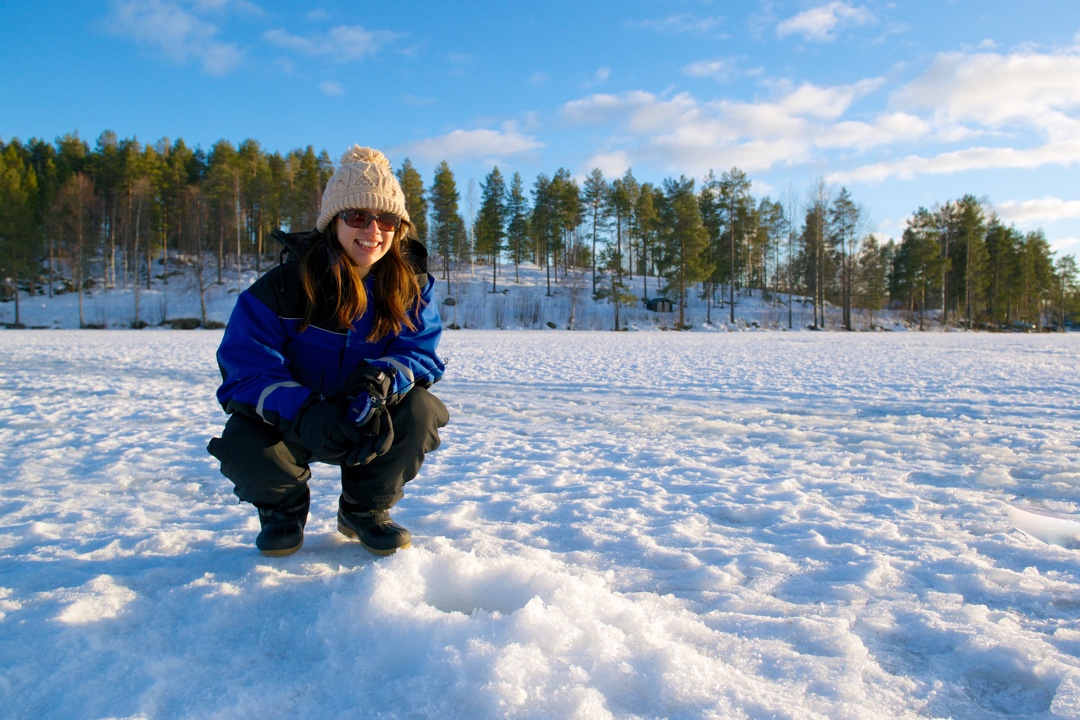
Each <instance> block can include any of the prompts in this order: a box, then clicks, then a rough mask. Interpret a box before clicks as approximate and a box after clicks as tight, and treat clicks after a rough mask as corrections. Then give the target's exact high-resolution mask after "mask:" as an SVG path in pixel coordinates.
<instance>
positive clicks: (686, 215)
mask: <svg viewBox="0 0 1080 720" xmlns="http://www.w3.org/2000/svg"><path fill="white" fill-rule="evenodd" d="M664 196H665V199H666V201H667V204H668V206H669V213H668V216H669V217H668V219H667V222H666V223H665V224H664V228H663V230H662V231H661V238H662V239H661V242H663V244H664V248H665V251H666V252H665V254H666V255H667V258H668V263H667V272H666V274H665V277H666V279H667V281H668V288H669V289H670V290H672V291H674V294H675V295H676V296H677V297H678V299H679V323H678V327H679V329H683V328H685V327H686V295H687V291H688V289H689V288H690V285H691V284H693V283H696V282H700V281H702V280H704V279H705V278H706V277H708V275H709V273H710V272H711V271H712V267H711V266H710V265H709V264H708V261H707V260H706V258H705V254H704V252H705V248H706V246H707V245H708V242H709V237H708V231H706V230H705V225H704V223H703V222H702V220H701V210H700V208H699V207H698V203H697V197H696V196H695V193H694V181H693V180H687V179H686V178H685V177H681V178H679V179H678V180H672V179H670V178H669V179H667V180H664Z"/></svg>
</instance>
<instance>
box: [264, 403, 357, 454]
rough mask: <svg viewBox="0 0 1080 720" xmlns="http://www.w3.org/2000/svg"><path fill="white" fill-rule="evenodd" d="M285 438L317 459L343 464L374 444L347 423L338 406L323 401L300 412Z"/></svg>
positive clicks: (305, 406) (354, 426) (355, 427)
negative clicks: (353, 453)
mask: <svg viewBox="0 0 1080 720" xmlns="http://www.w3.org/2000/svg"><path fill="white" fill-rule="evenodd" d="M285 438H286V439H287V440H292V441H294V442H298V443H300V444H301V445H303V446H304V448H305V449H306V450H307V451H308V452H310V453H311V454H312V455H313V456H314V457H315V458H316V459H318V460H322V461H323V462H331V463H337V462H341V461H342V460H344V459H345V456H346V454H347V453H348V452H349V451H351V450H354V449H355V448H356V447H357V446H359V445H362V444H365V443H367V442H368V441H369V440H370V438H369V437H368V435H367V434H366V433H364V432H363V431H362V430H361V429H360V428H358V427H357V426H356V425H354V424H353V423H351V422H349V421H348V420H347V419H346V417H345V413H343V412H342V411H341V408H340V407H339V406H338V404H337V403H333V402H329V401H326V400H321V399H315V400H313V401H311V402H309V403H307V404H305V405H304V406H303V407H301V408H300V412H299V413H297V415H296V418H295V419H294V420H293V422H292V426H291V427H290V428H289V430H288V431H286V433H285Z"/></svg>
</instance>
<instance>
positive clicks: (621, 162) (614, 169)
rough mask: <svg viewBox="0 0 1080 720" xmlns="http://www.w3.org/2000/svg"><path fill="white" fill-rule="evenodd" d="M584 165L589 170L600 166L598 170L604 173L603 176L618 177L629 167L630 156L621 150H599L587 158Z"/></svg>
mask: <svg viewBox="0 0 1080 720" xmlns="http://www.w3.org/2000/svg"><path fill="white" fill-rule="evenodd" d="M586 165H587V166H588V168H589V170H590V171H591V170H592V169H593V168H600V172H602V173H604V177H620V176H621V175H623V174H625V173H626V170H627V168H629V167H630V158H629V156H628V155H627V154H626V152H624V151H622V150H616V151H614V152H600V153H596V154H595V155H593V156H592V157H591V158H589V160H588V162H587V163H586Z"/></svg>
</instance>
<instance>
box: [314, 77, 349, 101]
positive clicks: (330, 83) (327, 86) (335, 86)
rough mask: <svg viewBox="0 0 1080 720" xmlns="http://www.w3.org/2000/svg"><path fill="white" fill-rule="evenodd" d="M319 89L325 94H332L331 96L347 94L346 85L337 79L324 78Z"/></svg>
mask: <svg viewBox="0 0 1080 720" xmlns="http://www.w3.org/2000/svg"><path fill="white" fill-rule="evenodd" d="M319 90H320V91H321V92H322V93H323V94H324V95H330V96H331V97H335V96H338V95H344V94H345V87H344V86H343V85H342V84H341V83H339V82H337V81H336V80H323V81H322V82H321V83H319Z"/></svg>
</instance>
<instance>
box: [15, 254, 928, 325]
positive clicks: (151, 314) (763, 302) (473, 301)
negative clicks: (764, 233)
mask: <svg viewBox="0 0 1080 720" xmlns="http://www.w3.org/2000/svg"><path fill="white" fill-rule="evenodd" d="M266 269H267V268H266V267H264V268H263V270H264V271H265V270H266ZM434 274H435V275H436V277H437V279H438V282H437V284H436V294H437V297H438V298H439V303H440V307H441V309H442V314H443V321H444V324H445V325H447V326H450V325H456V326H458V327H461V328H467V329H487V330H494V329H498V330H502V329H524V330H532V329H543V330H547V329H549V328H551V327H552V326H554V327H556V328H559V329H566V328H568V327H569V326H570V324H571V321H572V322H573V326H574V329H575V330H612V329H614V327H615V314H614V308H613V306H611V305H609V304H607V303H605V302H602V301H600V302H598V301H596V300H594V299H593V298H592V295H593V293H592V276H591V274H590V273H589V272H581V271H578V272H577V273H573V274H571V275H570V276H567V275H566V274H565V273H564V271H563V270H562V269H561V268H560V269H559V271H558V277H557V278H554V279H553V280H552V282H551V291H550V295H549V292H548V277H547V274H546V271H545V270H543V269H540V268H538V267H536V266H534V265H522V266H521V267H520V268H519V269H518V271H517V272H515V268H514V267H513V265H501V266H500V267H499V275H498V277H497V278H496V281H495V283H494V285H495V292H492V268H491V266H490V265H488V266H483V265H477V266H467V265H466V266H463V267H461V268H458V269H456V270H455V271H454V272H453V273H452V274H451V277H450V280H449V282H448V281H447V279H446V278H445V276H444V274H443V273H442V272H441V270H435V271H434ZM257 276H258V275H257V273H255V272H254V271H253V270H252V271H245V272H243V273H242V274H240V275H239V276H238V275H237V273H236V271H235V269H233V270H230V271H229V272H228V273H227V274H226V275H225V276H224V278H223V281H224V282H223V283H222V284H216V283H215V284H212V285H210V287H209V290H208V291H207V292H206V296H205V300H206V307H207V312H206V315H207V318H208V320H210V321H211V322H219V323H224V322H226V321H227V320H228V319H229V313H230V312H231V311H232V306H233V304H234V303H235V301H236V295H237V290H238V288H239V289H243V288H246V287H248V286H249V285H250V284H251V283H253V282H254V281H255V279H256V278H257ZM662 283H663V281H662V280H658V279H657V278H655V277H650V278H647V279H644V278H642V277H640V276H637V277H634V278H631V279H627V285H628V286H629V287H630V288H631V289H632V290H633V292H634V294H635V295H636V296H637V297H650V298H653V297H657V296H658V295H659V293H660V288H661V287H662ZM197 288H198V285H197V283H196V282H195V281H194V279H193V277H192V276H191V273H190V272H188V273H181V274H179V275H176V276H173V277H171V278H169V279H168V281H167V282H163V281H162V280H160V279H158V280H155V281H154V284H153V286H152V288H151V289H150V290H146V289H145V288H144V289H142V290H141V291H140V292H139V293H138V304H139V313H138V319H139V320H140V321H141V322H143V323H146V324H148V325H150V326H158V325H161V324H162V323H166V322H168V321H176V320H181V319H187V318H200V317H201V312H200V302H199V293H198V289H197ZM699 292H700V291H699V290H695V291H694V293H693V296H692V297H690V298H688V299H687V308H686V318H685V322H686V323H687V324H688V325H690V326H692V329H693V330H695V331H699V332H700V331H705V332H709V331H727V330H746V329H776V330H787V329H788V314H789V313H788V307H787V301H788V297H787V295H785V294H781V295H778V296H773V295H763V294H762V293H761V291H755V292H754V293H753V294H746V295H737V296H736V310H735V320H736V322H735V323H734V324H731V323H730V322H729V321H730V308H729V306H727V305H722V306H719V305H713V307H712V308H711V309H710V308H709V307H707V306H706V303H705V301H704V300H702V299H701V298H700V297H698V293H699ZM717 296H718V299H721V298H722V299H726V298H727V294H726V292H719V291H718V292H717ZM448 297H450V298H452V303H453V304H452V305H444V304H443V303H444V301H445V300H446V299H447V298H448ZM21 300H22V302H21V307H20V316H21V317H20V319H21V321H22V324H23V325H25V326H27V327H34V328H68V329H70V328H78V327H79V310H78V296H77V295H76V294H75V293H68V294H64V295H54V296H53V297H52V298H49V297H45V296H40V295H35V296H34V297H27V296H26V295H23V296H22V298H21ZM135 305H136V293H135V292H134V289H133V288H130V287H128V288H112V289H109V290H107V291H106V290H102V289H100V286H98V288H97V289H93V290H91V291H89V292H88V293H86V295H84V300H83V318H84V321H85V323H86V324H87V325H94V326H101V327H108V328H130V327H131V326H132V323H134V322H135V319H136V313H135ZM813 317H814V316H813V307H812V306H811V305H810V304H809V303H806V302H802V301H801V298H799V297H796V298H795V303H794V305H793V307H792V309H791V326H792V328H793V329H796V330H800V329H805V328H806V327H807V326H809V325H812V324H813ZM619 320H620V325H621V326H622V327H624V328H626V329H629V330H659V329H670V328H674V327H675V326H676V324H677V322H678V316H677V313H676V312H670V313H666V312H662V313H656V312H650V311H648V310H646V309H645V306H644V303H637V304H636V305H634V306H633V307H622V308H621V309H620V317H619ZM14 321H15V303H14V302H10V301H9V302H0V326H2V325H6V324H11V323H13V322H14ZM872 322H873V324H875V325H877V326H881V325H884V326H885V327H886V328H887V329H893V330H898V329H905V328H906V327H910V326H912V325H914V326H915V327H917V326H918V320H917V318H901V316H900V315H899V314H898V313H895V312H883V313H875V314H874V315H873V317H871V314H870V313H868V312H856V313H855V317H854V324H855V327H856V329H869V328H870V326H871V323H872ZM930 325H931V323H930V322H929V318H928V319H927V326H928V327H929V326H930ZM839 326H840V310H839V309H838V308H831V307H830V308H829V309H828V327H829V328H830V329H835V328H838V327H839Z"/></svg>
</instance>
